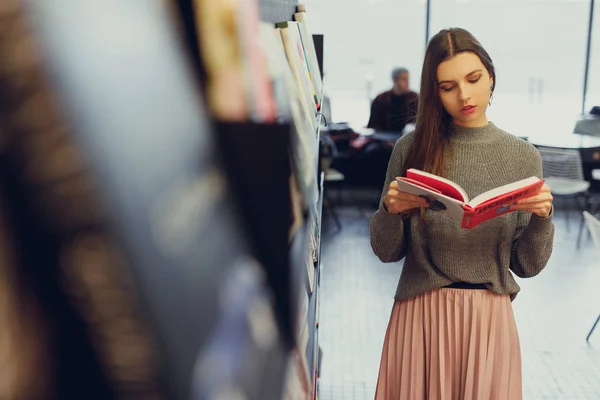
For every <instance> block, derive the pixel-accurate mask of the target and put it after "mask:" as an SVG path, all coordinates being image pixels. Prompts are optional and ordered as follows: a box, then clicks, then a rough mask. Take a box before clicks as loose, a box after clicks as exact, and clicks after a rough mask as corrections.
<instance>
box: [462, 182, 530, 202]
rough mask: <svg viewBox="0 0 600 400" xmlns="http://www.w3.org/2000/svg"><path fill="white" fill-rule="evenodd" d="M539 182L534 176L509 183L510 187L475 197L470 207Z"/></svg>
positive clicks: (502, 187) (503, 187)
mask: <svg viewBox="0 0 600 400" xmlns="http://www.w3.org/2000/svg"><path fill="white" fill-rule="evenodd" d="M538 181H539V178H537V177H535V176H532V177H530V178H527V179H522V180H520V181H517V182H513V183H509V184H508V185H504V186H500V187H498V188H496V189H492V190H488V191H487V192H484V193H482V194H480V195H479V196H477V197H475V198H474V199H473V200H471V201H470V202H469V205H470V206H471V207H473V208H475V207H477V206H478V205H480V204H481V203H485V202H486V201H488V200H490V199H493V198H494V197H498V196H500V195H502V194H504V193H509V192H512V191H513V190H517V189H521V188H524V187H526V186H529V185H531V184H533V183H535V182H538Z"/></svg>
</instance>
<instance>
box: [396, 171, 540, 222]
mask: <svg viewBox="0 0 600 400" xmlns="http://www.w3.org/2000/svg"><path fill="white" fill-rule="evenodd" d="M396 182H397V183H398V188H399V190H400V191H401V192H407V193H411V194H414V195H417V196H419V197H423V198H424V199H426V200H427V202H428V203H429V207H428V209H429V210H433V211H439V212H441V213H443V214H446V215H448V216H449V217H450V218H452V219H454V220H455V221H457V222H458V223H460V224H461V227H462V228H465V229H472V228H474V227H476V226H477V225H479V224H481V223H482V222H485V221H487V220H489V219H492V218H494V217H497V216H499V215H503V214H506V213H508V212H511V211H513V210H511V208H510V207H511V206H512V205H514V204H516V202H517V201H518V200H520V199H523V198H526V197H530V196H534V195H536V194H538V193H539V192H540V190H541V188H542V185H543V184H544V180H543V179H539V178H537V177H535V176H532V177H529V178H526V179H522V180H519V181H516V182H513V183H510V184H508V185H504V186H500V187H497V188H494V189H491V190H488V191H487V192H484V193H482V194H480V195H479V196H477V197H475V198H473V199H469V196H468V195H467V193H466V192H465V190H464V189H463V188H461V187H460V186H459V185H458V184H456V183H455V182H452V181H450V180H448V179H445V178H442V177H440V176H437V175H433V174H430V173H427V172H423V171H420V170H418V169H412V168H411V169H409V170H408V171H406V177H399V178H397V179H396Z"/></svg>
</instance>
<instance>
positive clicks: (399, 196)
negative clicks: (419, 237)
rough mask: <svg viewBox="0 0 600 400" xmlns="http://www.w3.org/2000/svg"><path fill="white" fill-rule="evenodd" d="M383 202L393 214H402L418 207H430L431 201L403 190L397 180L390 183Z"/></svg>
mask: <svg viewBox="0 0 600 400" xmlns="http://www.w3.org/2000/svg"><path fill="white" fill-rule="evenodd" d="M383 203H384V204H385V207H386V209H387V211H388V212H389V213H391V214H401V213H405V212H407V211H410V210H414V209H416V208H420V207H429V203H428V202H427V200H425V199H424V198H422V197H419V196H415V195H414V194H410V193H406V192H401V191H400V190H399V189H398V182H396V181H393V182H392V183H390V187H389V189H388V192H387V194H386V195H385V197H384V198H383Z"/></svg>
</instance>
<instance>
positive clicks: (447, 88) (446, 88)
mask: <svg viewBox="0 0 600 400" xmlns="http://www.w3.org/2000/svg"><path fill="white" fill-rule="evenodd" d="M452 89H454V86H450V87H443V88H442V90H443V91H444V92H451V91H452Z"/></svg>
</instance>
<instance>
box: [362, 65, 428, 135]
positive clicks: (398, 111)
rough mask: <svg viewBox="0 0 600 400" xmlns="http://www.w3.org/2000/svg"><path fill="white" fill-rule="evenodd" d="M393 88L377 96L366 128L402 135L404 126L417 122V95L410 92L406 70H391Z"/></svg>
mask: <svg viewBox="0 0 600 400" xmlns="http://www.w3.org/2000/svg"><path fill="white" fill-rule="evenodd" d="M392 82H393V84H394V86H393V87H392V88H391V89H390V90H388V91H386V92H383V93H381V94H379V95H378V96H377V97H376V98H375V100H373V103H372V104H371V116H370V118H369V124H368V125H367V127H368V128H373V129H375V131H377V132H398V133H402V132H403V131H404V128H405V127H406V124H414V123H415V122H416V120H417V109H418V103H419V95H418V94H417V93H415V92H413V91H412V90H410V84H409V73H408V70H407V69H406V68H402V67H400V68H394V69H393V70H392Z"/></svg>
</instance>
